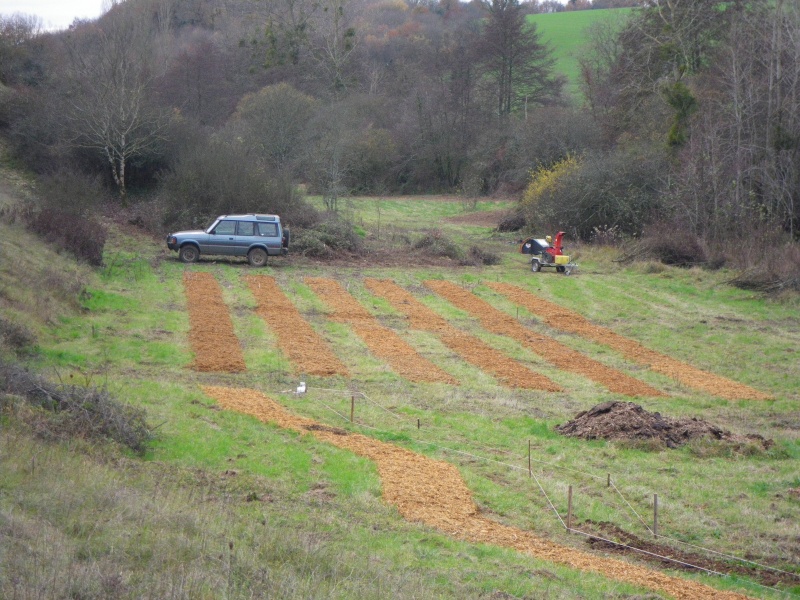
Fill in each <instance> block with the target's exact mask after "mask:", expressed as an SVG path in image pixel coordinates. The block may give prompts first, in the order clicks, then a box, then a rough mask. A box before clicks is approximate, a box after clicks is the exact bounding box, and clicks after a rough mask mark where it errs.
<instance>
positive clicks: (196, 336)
mask: <svg viewBox="0 0 800 600" xmlns="http://www.w3.org/2000/svg"><path fill="white" fill-rule="evenodd" d="M183 287H184V289H185V290H186V300H187V304H188V308H189V327H190V328H189V343H190V344H191V346H192V350H193V351H194V355H195V359H194V363H192V368H193V369H194V370H196V371H215V372H225V373H241V372H243V371H245V370H246V369H247V367H245V364H244V356H242V348H241V346H239V340H238V339H237V337H236V334H234V333H233V321H231V317H230V314H229V312H228V306H227V305H226V304H225V301H224V300H223V299H222V289H221V288H220V287H219V284H218V283H217V280H216V279H214V276H213V275H212V274H211V273H202V272H201V273H193V272H189V271H185V272H184V273H183Z"/></svg>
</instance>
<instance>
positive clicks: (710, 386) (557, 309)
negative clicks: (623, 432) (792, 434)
mask: <svg viewBox="0 0 800 600" xmlns="http://www.w3.org/2000/svg"><path fill="white" fill-rule="evenodd" d="M487 285H488V286H489V287H490V288H492V289H493V290H495V291H496V292H499V293H500V294H503V295H504V296H505V297H506V298H508V299H509V300H511V301H512V302H514V303H515V304H519V305H520V306H522V307H524V308H525V309H527V310H529V311H530V312H531V313H533V314H535V315H536V316H538V317H539V318H541V319H542V320H543V321H544V322H545V323H546V324H547V325H549V326H550V327H552V328H553V329H560V330H561V331H567V332H569V333H575V334H577V335H580V336H583V337H585V338H586V339H590V340H592V341H595V342H597V343H598V344H603V345H605V346H608V347H610V348H613V349H614V350H617V351H619V352H621V353H622V355H623V356H624V357H625V358H627V359H628V360H631V361H634V362H637V363H640V364H643V365H647V366H649V367H650V368H651V369H652V370H653V371H656V372H658V373H662V374H664V375H666V376H667V377H670V378H672V379H675V380H677V381H679V382H681V383H682V384H683V385H686V386H688V387H691V388H694V389H697V390H702V391H704V392H708V393H709V394H713V395H714V396H718V397H720V398H726V399H728V400H746V399H750V400H770V399H772V396H770V395H769V394H765V393H764V392H760V391H758V390H755V389H753V388H751V387H749V386H747V385H744V384H742V383H738V382H736V381H732V380H730V379H727V378H725V377H721V376H719V375H714V374H712V373H709V372H707V371H702V370H701V369H698V368H696V367H693V366H691V365H688V364H686V363H684V362H681V361H679V360H676V359H674V358H671V357H669V356H666V355H664V354H661V353H659V352H656V351H655V350H650V349H648V348H645V347H644V346H642V345H641V344H640V343H639V342H636V341H634V340H632V339H629V338H626V337H624V336H621V335H619V334H618V333H615V332H614V331H612V330H611V329H608V328H607V327H602V326H600V325H595V324H594V323H592V322H590V321H589V320H587V319H586V318H585V317H583V316H581V315H580V314H578V313H576V312H574V311H572V310H569V309H568V308H564V307H562V306H559V305H558V304H555V303H553V302H549V301H547V300H544V299H542V298H539V297H538V296H536V295H534V294H532V293H530V292H528V291H526V290H524V289H522V288H520V287H517V286H515V285H511V284H508V283H487Z"/></svg>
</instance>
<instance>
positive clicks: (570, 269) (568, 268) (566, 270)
mask: <svg viewBox="0 0 800 600" xmlns="http://www.w3.org/2000/svg"><path fill="white" fill-rule="evenodd" d="M564 275H572V267H565V268H564Z"/></svg>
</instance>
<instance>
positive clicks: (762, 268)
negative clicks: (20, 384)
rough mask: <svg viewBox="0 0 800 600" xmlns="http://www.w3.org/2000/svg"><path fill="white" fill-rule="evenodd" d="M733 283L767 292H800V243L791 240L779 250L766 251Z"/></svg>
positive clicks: (737, 285)
mask: <svg viewBox="0 0 800 600" xmlns="http://www.w3.org/2000/svg"><path fill="white" fill-rule="evenodd" d="M731 283H732V284H733V285H734V286H736V287H738V288H741V289H745V290H755V291H759V292H765V293H767V294H776V295H777V294H781V293H783V292H800V245H799V244H797V243H791V242H789V243H787V244H786V245H785V247H784V248H783V249H782V250H781V251H779V252H778V251H776V252H765V254H764V256H763V258H762V259H761V260H760V261H758V262H757V263H756V264H754V265H752V266H749V268H745V270H744V271H743V272H742V273H740V274H739V275H737V276H736V277H735V278H734V279H733V280H731Z"/></svg>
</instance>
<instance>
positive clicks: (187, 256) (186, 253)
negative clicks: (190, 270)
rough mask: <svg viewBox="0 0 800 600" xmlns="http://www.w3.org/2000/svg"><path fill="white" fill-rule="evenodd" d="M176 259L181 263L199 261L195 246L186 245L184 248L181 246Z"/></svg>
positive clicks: (198, 251)
mask: <svg viewBox="0 0 800 600" xmlns="http://www.w3.org/2000/svg"><path fill="white" fill-rule="evenodd" d="M178 257H179V258H180V259H181V261H182V262H185V263H194V262H197V261H198V260H200V250H198V249H197V246H193V245H192V244H186V245H185V246H181V249H180V251H179V252H178Z"/></svg>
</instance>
